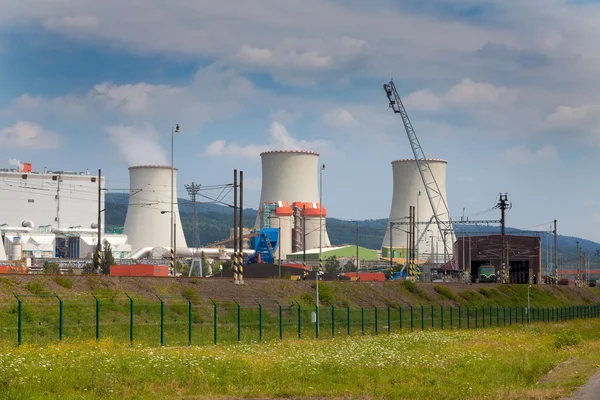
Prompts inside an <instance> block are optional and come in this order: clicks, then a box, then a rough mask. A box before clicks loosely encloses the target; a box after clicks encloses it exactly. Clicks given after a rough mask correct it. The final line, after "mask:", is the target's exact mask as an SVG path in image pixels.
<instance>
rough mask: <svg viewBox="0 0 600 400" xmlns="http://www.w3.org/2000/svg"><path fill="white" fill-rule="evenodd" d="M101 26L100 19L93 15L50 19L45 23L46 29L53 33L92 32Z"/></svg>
mask: <svg viewBox="0 0 600 400" xmlns="http://www.w3.org/2000/svg"><path fill="white" fill-rule="evenodd" d="M99 25H100V19H99V18H97V17H96V16H93V15H74V16H70V15H68V16H63V17H59V18H49V19H47V20H46V21H45V22H44V27H45V28H46V29H48V30H51V31H75V32H82V31H86V30H92V29H95V28H97V27H98V26H99Z"/></svg>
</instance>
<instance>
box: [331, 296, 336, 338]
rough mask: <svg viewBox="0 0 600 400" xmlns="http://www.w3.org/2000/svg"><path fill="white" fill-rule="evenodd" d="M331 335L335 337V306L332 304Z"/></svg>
mask: <svg viewBox="0 0 600 400" xmlns="http://www.w3.org/2000/svg"><path fill="white" fill-rule="evenodd" d="M331 337H335V306H334V305H333V304H332V305H331Z"/></svg>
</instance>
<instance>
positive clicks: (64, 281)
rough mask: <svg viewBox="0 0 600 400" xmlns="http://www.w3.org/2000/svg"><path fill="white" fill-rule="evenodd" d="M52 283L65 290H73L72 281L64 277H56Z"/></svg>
mask: <svg viewBox="0 0 600 400" xmlns="http://www.w3.org/2000/svg"><path fill="white" fill-rule="evenodd" d="M54 281H55V282H56V283H57V284H58V285H59V286H62V287H64V288H65V289H72V288H73V281H72V280H71V279H69V278H67V277H64V276H57V277H56V278H54Z"/></svg>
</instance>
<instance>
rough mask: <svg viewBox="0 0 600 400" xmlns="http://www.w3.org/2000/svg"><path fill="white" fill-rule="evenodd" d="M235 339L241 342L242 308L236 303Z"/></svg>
mask: <svg viewBox="0 0 600 400" xmlns="http://www.w3.org/2000/svg"><path fill="white" fill-rule="evenodd" d="M280 307H281V306H280ZM237 337H238V342H241V340H242V307H241V306H240V303H237Z"/></svg>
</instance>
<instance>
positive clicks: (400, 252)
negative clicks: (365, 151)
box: [381, 158, 455, 263]
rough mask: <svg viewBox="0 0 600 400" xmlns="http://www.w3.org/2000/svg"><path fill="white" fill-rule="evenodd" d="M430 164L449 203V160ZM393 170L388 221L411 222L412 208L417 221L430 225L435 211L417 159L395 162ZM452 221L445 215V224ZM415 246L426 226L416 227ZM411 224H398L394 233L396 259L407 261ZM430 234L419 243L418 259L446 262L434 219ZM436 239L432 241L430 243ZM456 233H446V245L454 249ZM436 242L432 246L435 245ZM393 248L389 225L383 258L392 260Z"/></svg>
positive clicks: (428, 161)
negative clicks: (391, 248) (447, 183)
mask: <svg viewBox="0 0 600 400" xmlns="http://www.w3.org/2000/svg"><path fill="white" fill-rule="evenodd" d="M427 163H428V164H429V168H430V169H431V172H432V173H433V176H434V177H435V180H436V182H437V184H438V186H439V188H440V191H441V194H442V197H443V198H444V201H445V202H446V204H448V199H447V196H446V165H447V161H446V160H442V159H438V158H428V159H427ZM392 170H393V175H394V193H393V197H392V208H391V210H390V216H389V221H391V222H394V223H398V222H406V223H408V214H409V206H414V207H415V222H419V223H422V222H428V221H429V220H430V219H431V217H432V216H433V211H432V209H431V205H430V203H429V199H428V198H427V192H426V191H425V185H424V184H423V180H422V179H421V174H420V173H419V168H418V166H417V163H416V161H415V160H414V159H403V160H397V161H392ZM449 218H450V216H448V215H444V216H442V219H443V220H444V221H447V220H448V219H449ZM415 227H416V229H415V236H416V238H415V243H416V242H417V241H418V239H419V237H420V236H421V234H422V233H423V230H424V229H425V228H426V225H424V224H416V225H415ZM408 229H409V225H408V224H406V225H395V226H394V230H393V232H392V247H393V249H394V258H405V254H406V252H405V250H406V249H407V238H408V234H407V233H406V232H405V231H408ZM427 230H429V232H426V235H425V237H423V240H422V241H421V243H420V244H419V247H418V249H417V255H416V257H417V258H418V259H421V260H431V259H435V260H436V261H437V262H438V263H441V262H444V242H443V235H441V234H440V232H439V229H438V226H437V224H436V223H435V220H433V221H432V223H431V224H430V225H429V227H427ZM432 236H433V241H432V240H431V239H432ZM454 239H455V237H454V233H453V232H449V233H447V234H446V243H447V244H448V246H449V248H450V249H452V245H453V243H454ZM432 243H433V245H432ZM389 248H390V226H389V222H388V228H387V230H386V233H385V237H384V239H383V243H382V246H381V249H382V256H383V257H385V258H387V257H389Z"/></svg>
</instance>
